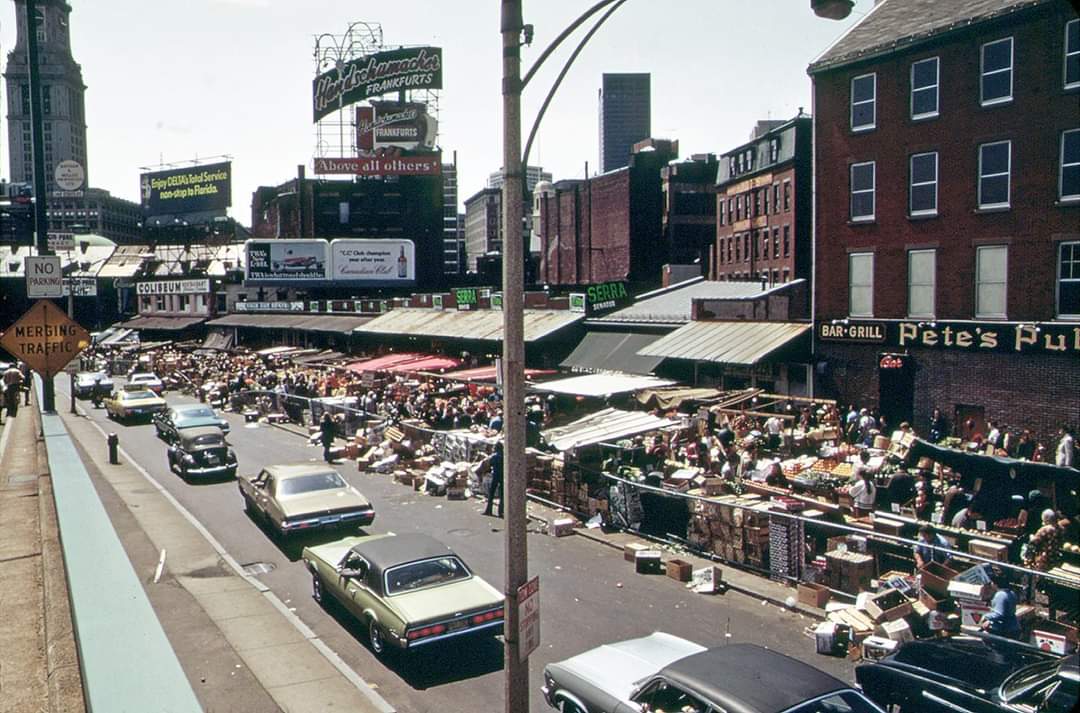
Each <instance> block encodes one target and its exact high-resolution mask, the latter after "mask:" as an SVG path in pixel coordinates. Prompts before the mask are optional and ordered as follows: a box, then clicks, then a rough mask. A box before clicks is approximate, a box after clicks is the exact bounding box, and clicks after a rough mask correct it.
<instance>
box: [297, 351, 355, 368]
mask: <svg viewBox="0 0 1080 713" xmlns="http://www.w3.org/2000/svg"><path fill="white" fill-rule="evenodd" d="M344 357H345V355H344V354H342V353H341V352H339V351H335V350H333V349H323V350H322V351H319V352H315V353H314V354H305V355H303V356H298V357H296V358H294V359H293V362H295V363H296V364H320V363H324V362H331V361H337V360H339V359H342V358H344Z"/></svg>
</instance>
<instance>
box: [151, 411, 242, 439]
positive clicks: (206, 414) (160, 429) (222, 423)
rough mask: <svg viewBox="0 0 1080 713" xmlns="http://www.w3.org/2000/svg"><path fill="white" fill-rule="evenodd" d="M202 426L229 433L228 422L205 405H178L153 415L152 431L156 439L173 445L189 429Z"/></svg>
mask: <svg viewBox="0 0 1080 713" xmlns="http://www.w3.org/2000/svg"><path fill="white" fill-rule="evenodd" d="M203 426H214V427H216V428H218V429H219V431H220V432H221V433H228V432H229V422H228V421H226V420H225V419H223V418H222V417H220V416H218V415H217V414H216V413H214V409H212V408H210V407H209V406H206V405H205V404H180V405H176V406H172V407H170V408H169V409H167V410H165V411H161V412H160V413H156V414H154V429H155V430H156V431H157V435H158V438H160V439H162V440H163V441H165V442H166V443H175V442H176V440H177V439H178V438H179V437H180V434H181V433H183V432H184V431H185V430H187V429H189V428H200V427H203Z"/></svg>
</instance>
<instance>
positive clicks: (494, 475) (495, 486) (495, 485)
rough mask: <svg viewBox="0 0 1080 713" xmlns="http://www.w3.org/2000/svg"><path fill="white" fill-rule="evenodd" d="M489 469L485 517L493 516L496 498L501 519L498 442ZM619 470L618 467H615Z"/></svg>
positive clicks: (500, 466)
mask: <svg viewBox="0 0 1080 713" xmlns="http://www.w3.org/2000/svg"><path fill="white" fill-rule="evenodd" d="M488 467H489V468H490V469H491V481H490V482H489V483H488V492H487V506H486V507H485V508H484V514H485V515H491V510H492V505H494V503H495V498H496V497H498V498H499V515H498V516H499V517H502V516H503V501H504V500H505V499H506V498H505V497H503V444H502V441H498V442H497V443H496V444H495V452H494V453H492V454H491V457H490V458H489V459H488ZM615 469H616V470H618V466H617V465H616V466H615Z"/></svg>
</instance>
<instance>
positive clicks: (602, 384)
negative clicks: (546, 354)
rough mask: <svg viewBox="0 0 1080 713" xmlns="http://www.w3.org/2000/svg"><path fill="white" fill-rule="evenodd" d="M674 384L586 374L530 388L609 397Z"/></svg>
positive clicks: (639, 378)
mask: <svg viewBox="0 0 1080 713" xmlns="http://www.w3.org/2000/svg"><path fill="white" fill-rule="evenodd" d="M674 383H675V382H674V381H670V380H668V379H657V378H656V377H654V376H638V375H636V374H588V375H587V376H573V377H570V378H569V379H556V380H555V381H545V382H543V383H542V384H536V385H534V386H533V387H532V388H533V390H535V391H550V392H552V393H555V394H569V395H571V396H610V395H612V394H625V393H628V392H631V391H641V390H642V389H655V388H657V387H659V386H671V385H672V384H674Z"/></svg>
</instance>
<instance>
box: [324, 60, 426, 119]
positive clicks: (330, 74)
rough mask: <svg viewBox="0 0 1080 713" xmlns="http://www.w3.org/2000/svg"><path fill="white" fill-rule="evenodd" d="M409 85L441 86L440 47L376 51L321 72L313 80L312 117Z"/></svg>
mask: <svg viewBox="0 0 1080 713" xmlns="http://www.w3.org/2000/svg"><path fill="white" fill-rule="evenodd" d="M412 89H442V48H440V47H409V48H404V49H396V50H387V51H386V52H377V53H375V54H370V55H365V56H363V57H357V58H356V59H354V60H350V61H348V62H345V63H343V64H342V65H341V68H340V69H339V68H337V67H335V68H333V69H331V70H329V71H327V72H323V73H322V74H320V75H319V76H317V77H315V80H314V81H313V82H312V95H313V97H312V99H313V102H312V103H313V106H312V108H313V115H314V121H318V120H319V119H322V118H323V117H324V116H326V115H327V114H330V113H332V112H335V111H337V110H338V109H340V108H342V107H346V106H349V105H351V104H355V103H356V102H358V101H363V100H364V99H370V98H372V97H379V96H382V95H383V94H390V93H393V92H404V91H407V90H412Z"/></svg>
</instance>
